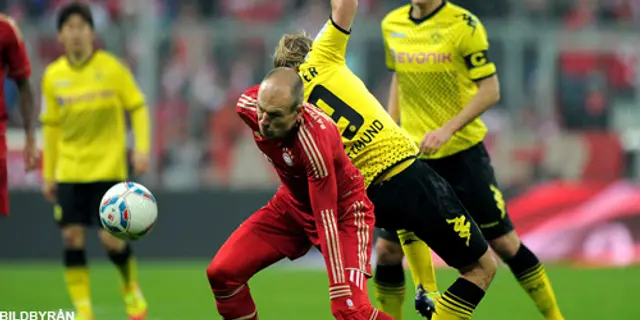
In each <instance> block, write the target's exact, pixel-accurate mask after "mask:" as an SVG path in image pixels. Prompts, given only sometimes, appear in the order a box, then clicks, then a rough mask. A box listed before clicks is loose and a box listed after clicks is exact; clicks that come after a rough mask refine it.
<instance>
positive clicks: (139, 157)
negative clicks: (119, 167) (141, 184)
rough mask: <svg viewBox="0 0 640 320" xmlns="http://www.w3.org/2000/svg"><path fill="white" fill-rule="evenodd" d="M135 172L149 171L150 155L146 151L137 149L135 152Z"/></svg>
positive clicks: (133, 160)
mask: <svg viewBox="0 0 640 320" xmlns="http://www.w3.org/2000/svg"><path fill="white" fill-rule="evenodd" d="M132 162H133V172H134V174H135V175H136V176H137V175H141V174H145V173H147V171H149V155H148V154H146V153H142V152H138V151H135V152H133V159H132Z"/></svg>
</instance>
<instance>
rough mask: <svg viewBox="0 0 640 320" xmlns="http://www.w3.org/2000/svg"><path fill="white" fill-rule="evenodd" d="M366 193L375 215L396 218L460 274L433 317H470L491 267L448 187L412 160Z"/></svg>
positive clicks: (479, 239)
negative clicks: (400, 170)
mask: <svg viewBox="0 0 640 320" xmlns="http://www.w3.org/2000/svg"><path fill="white" fill-rule="evenodd" d="M369 191H370V192H369V194H370V197H371V198H372V199H373V200H374V203H375V205H376V214H377V215H381V216H394V217H396V219H397V220H398V221H399V222H398V223H400V224H401V226H402V227H404V228H405V229H409V230H412V231H413V232H414V233H415V234H416V236H418V237H419V238H420V239H421V240H423V241H425V242H426V243H427V244H428V245H429V246H430V247H431V248H432V249H433V250H434V251H435V252H436V253H438V255H439V256H440V257H441V258H443V259H444V260H445V262H447V264H449V265H450V266H452V267H454V268H457V269H458V270H459V271H460V274H461V276H460V278H458V279H457V280H456V281H455V282H454V283H453V284H452V285H451V286H450V287H449V288H448V289H447V291H446V292H444V293H443V294H442V296H441V297H440V298H439V299H438V305H437V307H436V311H437V314H435V315H434V317H433V319H438V320H451V319H470V318H471V315H472V313H473V311H474V310H475V308H476V306H477V305H478V304H479V303H480V301H481V300H482V298H483V297H484V294H485V292H486V290H487V288H488V287H489V284H490V283H491V281H492V280H493V276H494V275H495V272H496V268H497V265H496V262H495V260H494V259H493V257H492V256H491V254H490V253H489V250H488V247H489V245H488V243H487V242H486V241H485V240H484V237H483V236H482V233H481V232H480V230H479V229H478V227H477V225H475V223H474V222H473V220H472V219H470V218H469V217H468V214H467V213H466V211H465V209H464V207H463V206H462V204H461V203H460V201H458V199H457V198H456V197H455V194H454V192H453V189H451V186H449V185H448V184H447V183H446V181H444V180H443V179H442V178H441V177H439V176H438V175H437V174H435V172H434V171H433V170H431V169H430V168H429V167H428V166H427V165H426V164H425V163H423V162H416V163H414V164H413V165H411V166H410V167H409V168H407V169H405V170H404V171H403V172H402V173H401V174H399V175H397V176H395V177H393V178H392V179H390V180H389V181H387V182H386V183H385V184H383V185H381V186H378V187H376V188H369ZM382 220H383V221H388V219H387V218H383V219H382ZM380 227H384V226H380Z"/></svg>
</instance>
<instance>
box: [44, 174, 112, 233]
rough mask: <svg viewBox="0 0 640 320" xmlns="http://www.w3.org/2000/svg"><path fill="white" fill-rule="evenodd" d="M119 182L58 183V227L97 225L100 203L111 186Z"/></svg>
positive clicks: (56, 210) (56, 209) (56, 215)
mask: <svg viewBox="0 0 640 320" xmlns="http://www.w3.org/2000/svg"><path fill="white" fill-rule="evenodd" d="M118 182H120V181H100V182H91V183H58V192H57V197H58V205H57V206H56V208H55V218H56V221H57V222H58V224H59V225H60V226H65V225H69V224H79V225H84V226H91V225H93V224H94V223H96V224H97V225H99V219H98V213H99V210H100V201H101V200H102V197H103V196H104V194H105V193H106V192H107V190H109V188H111V187H112V186H113V185H115V184H117V183H118Z"/></svg>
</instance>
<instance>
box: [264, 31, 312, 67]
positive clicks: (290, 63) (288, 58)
mask: <svg viewBox="0 0 640 320" xmlns="http://www.w3.org/2000/svg"><path fill="white" fill-rule="evenodd" d="M312 44H313V39H311V38H310V37H309V35H308V34H307V33H306V32H304V31H300V32H296V33H287V34H285V35H284V36H282V38H280V41H278V46H277V47H276V51H275V53H274V54H273V66H274V67H276V68H278V67H287V68H297V67H298V66H299V65H301V64H302V63H303V62H304V58H305V57H306V56H307V53H309V51H311V45H312Z"/></svg>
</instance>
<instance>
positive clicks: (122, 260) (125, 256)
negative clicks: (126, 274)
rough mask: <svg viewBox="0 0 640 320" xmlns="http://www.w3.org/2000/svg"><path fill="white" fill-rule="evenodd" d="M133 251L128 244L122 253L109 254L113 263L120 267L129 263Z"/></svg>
mask: <svg viewBox="0 0 640 320" xmlns="http://www.w3.org/2000/svg"><path fill="white" fill-rule="evenodd" d="M131 254H132V251H131V247H130V246H129V244H128V243H127V245H126V246H125V247H124V249H123V250H122V251H120V252H109V259H110V260H111V262H113V263H114V264H116V265H118V266H122V265H126V264H127V261H128V260H129V258H130V257H131Z"/></svg>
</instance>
